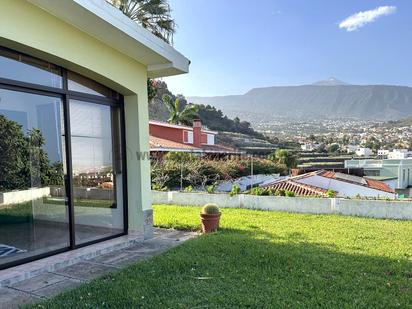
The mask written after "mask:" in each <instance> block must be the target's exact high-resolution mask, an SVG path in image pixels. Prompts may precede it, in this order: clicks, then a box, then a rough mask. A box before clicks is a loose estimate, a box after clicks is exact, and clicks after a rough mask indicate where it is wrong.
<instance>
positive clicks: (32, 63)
mask: <svg viewBox="0 0 412 309" xmlns="http://www.w3.org/2000/svg"><path fill="white" fill-rule="evenodd" d="M0 77H2V78H7V79H13V80H18V81H22V82H26V83H32V84H38V85H43V86H48V87H54V88H62V77H61V70H60V68H59V67H57V66H55V65H53V64H50V63H47V62H45V61H42V60H39V59H36V58H32V57H29V56H25V55H21V54H18V53H15V52H11V51H8V50H3V49H0Z"/></svg>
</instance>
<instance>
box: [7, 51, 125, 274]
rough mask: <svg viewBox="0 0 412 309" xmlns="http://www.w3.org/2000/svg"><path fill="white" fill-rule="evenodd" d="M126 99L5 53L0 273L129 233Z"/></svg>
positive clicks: (92, 83) (46, 65) (32, 60)
mask: <svg viewBox="0 0 412 309" xmlns="http://www.w3.org/2000/svg"><path fill="white" fill-rule="evenodd" d="M122 108H123V107H122V102H121V96H120V95H119V94H118V93H116V92H115V91H113V90H111V89H109V88H107V87H105V86H103V85H101V84H99V83H97V82H95V81H93V80H91V79H88V78H87V77H84V76H81V75H79V74H77V73H74V72H70V71H68V70H65V69H63V68H60V67H58V66H55V65H53V64H50V63H47V62H44V61H42V60H39V59H36V58H33V57H30V56H27V55H23V54H20V53H17V52H15V51H12V50H9V49H5V48H2V47H0V269H3V268H6V267H11V266H14V265H17V264H21V263H24V262H27V261H30V260H34V259H37V258H41V257H44V256H47V255H51V254H54V253H57V252H62V251H65V250H70V249H75V248H77V247H79V246H84V245H87V244H91V243H93V242H97V241H101V240H104V239H108V238H111V237H115V236H117V235H122V234H125V233H126V228H125V226H126V225H127V224H126V220H127V219H126V218H127V216H126V206H125V203H126V198H125V191H124V190H123V189H124V187H125V185H126V177H125V176H126V175H125V172H124V171H125V162H124V159H123V157H124V137H123V136H122V132H124V127H123V126H124V124H123V123H122V121H123V120H122V118H123V116H122V115H123V110H122Z"/></svg>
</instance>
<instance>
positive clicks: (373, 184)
mask: <svg viewBox="0 0 412 309" xmlns="http://www.w3.org/2000/svg"><path fill="white" fill-rule="evenodd" d="M318 175H319V176H322V177H326V178H333V179H339V180H340V181H344V182H349V183H352V184H355V185H359V186H363V187H368V188H371V189H375V190H380V191H384V192H388V193H395V190H393V189H392V188H391V187H389V186H388V185H387V184H386V183H384V182H383V181H379V180H372V179H368V178H364V177H358V176H353V175H350V177H352V178H353V179H363V180H364V181H365V183H363V184H362V183H360V182H355V181H351V180H350V179H343V178H339V177H337V174H336V173H335V172H332V171H321V172H320V173H319V174H318Z"/></svg>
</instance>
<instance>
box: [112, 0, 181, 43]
mask: <svg viewBox="0 0 412 309" xmlns="http://www.w3.org/2000/svg"><path fill="white" fill-rule="evenodd" d="M106 1H108V2H109V3H111V4H112V5H114V6H115V7H117V8H118V9H119V10H121V11H122V12H123V13H124V14H125V15H127V16H129V17H130V19H132V20H134V21H135V22H137V23H138V24H140V25H141V26H142V27H144V28H146V29H148V30H149V31H151V32H152V33H153V34H154V35H156V36H157V37H159V38H161V39H162V40H164V41H165V42H167V43H169V44H172V43H173V34H174V33H175V31H176V23H175V21H174V20H173V18H172V16H171V13H170V12H171V10H170V6H169V4H168V3H167V0H106Z"/></svg>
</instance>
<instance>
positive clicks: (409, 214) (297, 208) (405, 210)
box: [152, 191, 412, 220]
mask: <svg viewBox="0 0 412 309" xmlns="http://www.w3.org/2000/svg"><path fill="white" fill-rule="evenodd" d="M152 201H153V204H175V205H193V206H203V205H204V204H206V203H216V204H218V205H219V206H220V207H222V208H248V209H261V210H274V211H287V212H297V213H309V214H341V215H348V216H362V217H371V218H387V219H404V220H412V202H410V201H409V202H402V201H374V200H350V199H340V198H309V197H283V196H256V195H246V194H238V195H235V196H233V197H230V196H229V194H208V193H184V192H175V191H169V192H160V191H152Z"/></svg>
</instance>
